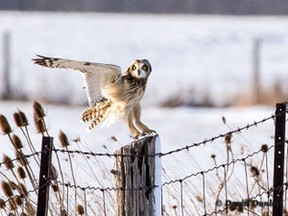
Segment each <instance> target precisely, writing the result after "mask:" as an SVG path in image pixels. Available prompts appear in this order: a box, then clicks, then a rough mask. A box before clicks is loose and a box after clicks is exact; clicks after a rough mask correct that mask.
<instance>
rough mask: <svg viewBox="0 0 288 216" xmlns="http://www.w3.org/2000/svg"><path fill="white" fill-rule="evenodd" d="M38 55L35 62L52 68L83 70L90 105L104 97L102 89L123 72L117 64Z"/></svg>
mask: <svg viewBox="0 0 288 216" xmlns="http://www.w3.org/2000/svg"><path fill="white" fill-rule="evenodd" d="M37 56H38V57H39V58H35V59H32V60H33V61H34V63H35V64H38V65H41V66H44V67H50V68H65V69H74V70H78V71H81V72H82V73H83V75H84V83H85V88H86V91H87V97H88V101H89V104H90V106H91V105H94V104H95V103H97V102H98V101H100V100H101V99H102V98H103V96H102V94H101V89H102V88H104V87H105V86H106V85H107V84H109V83H110V82H112V81H113V80H115V79H116V77H117V76H119V75H120V74H121V68H120V67H119V66H117V65H111V64H102V63H92V62H85V61H75V60H69V59H62V58H50V57H45V56H41V55H37Z"/></svg>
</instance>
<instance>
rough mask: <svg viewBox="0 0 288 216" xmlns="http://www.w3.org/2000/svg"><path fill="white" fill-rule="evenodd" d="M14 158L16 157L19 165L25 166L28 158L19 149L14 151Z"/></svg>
mask: <svg viewBox="0 0 288 216" xmlns="http://www.w3.org/2000/svg"><path fill="white" fill-rule="evenodd" d="M16 158H17V161H18V163H19V164H20V165H21V166H27V165H28V160H27V158H26V157H25V155H24V154H23V153H22V152H21V151H16Z"/></svg>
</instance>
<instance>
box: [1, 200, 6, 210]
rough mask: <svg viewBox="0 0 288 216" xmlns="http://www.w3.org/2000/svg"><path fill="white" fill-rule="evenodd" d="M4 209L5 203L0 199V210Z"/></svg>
mask: <svg viewBox="0 0 288 216" xmlns="http://www.w3.org/2000/svg"><path fill="white" fill-rule="evenodd" d="M5 207H6V203H5V201H4V200H3V199H1V198H0V209H4V208H5Z"/></svg>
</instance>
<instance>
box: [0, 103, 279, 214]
mask: <svg viewBox="0 0 288 216" xmlns="http://www.w3.org/2000/svg"><path fill="white" fill-rule="evenodd" d="M17 108H19V109H20V110H22V111H24V112H25V113H26V114H27V116H28V118H29V121H30V122H31V126H30V131H32V133H31V134H32V135H33V134H34V135H33V139H34V140H36V141H35V142H36V143H37V142H39V144H40V140H39V136H36V135H35V133H34V132H33V131H35V129H34V126H33V123H32V122H33V121H32V116H33V112H32V102H31V103H30V102H24V103H22V102H3V101H1V102H0V113H1V114H4V115H5V116H7V118H8V119H9V121H10V122H11V125H14V124H13V120H12V115H13V112H14V111H16V109H17ZM45 109H46V110H47V123H48V127H49V133H50V135H51V136H53V137H55V138H54V139H55V145H56V146H59V144H58V133H59V130H60V129H61V130H63V131H64V132H65V133H66V134H67V135H68V137H69V139H70V140H72V139H74V138H77V137H79V138H80V139H81V143H82V144H81V149H82V150H86V151H90V150H92V151H93V152H109V153H113V152H114V150H115V149H117V148H119V147H120V146H123V145H125V144H127V143H129V142H130V141H132V139H131V138H130V137H129V134H128V129H127V126H126V125H124V124H122V123H118V124H116V125H114V126H111V127H109V128H103V129H101V128H96V129H95V130H93V131H92V132H90V133H87V132H86V130H85V129H86V125H84V124H82V123H81V122H80V121H79V114H80V113H81V111H82V110H83V109H84V108H83V107H68V106H55V105H47V104H45ZM273 112H274V110H273V108H272V107H251V108H226V109H201V108H199V109H188V108H176V109H160V108H145V109H144V110H143V121H144V122H146V123H147V124H148V125H149V126H150V127H151V128H153V129H155V130H156V131H157V132H158V134H159V136H160V139H161V151H162V152H163V153H164V152H168V151H171V150H174V149H177V148H181V147H185V146H186V145H190V144H192V143H194V142H200V141H203V140H205V139H206V138H207V139H209V138H211V137H213V136H217V135H218V134H222V133H226V132H228V131H230V130H231V129H237V128H238V127H241V126H245V125H247V124H248V123H253V122H254V121H258V120H261V119H263V118H266V117H269V116H271V115H272V114H273ZM222 116H225V118H226V121H227V124H226V125H225V124H223V122H222V120H221V118H222ZM15 133H16V134H17V135H19V133H20V132H19V130H17V129H15ZM273 134H274V123H273V121H272V120H269V121H267V122H265V123H263V124H259V125H258V126H257V127H252V128H250V129H249V130H248V131H243V132H242V133H241V134H234V135H233V137H232V149H233V152H234V158H235V159H236V158H243V157H245V156H246V155H248V154H251V153H253V152H255V151H258V150H259V149H260V147H261V146H262V144H267V145H268V146H271V145H273V143H274V141H273V138H272V137H273ZM112 136H114V137H115V138H117V140H118V141H117V142H115V141H114V140H113V139H111V137H112ZM37 140H38V141H37ZM0 143H1V146H2V147H1V150H0V151H1V152H2V153H6V154H8V155H10V156H11V157H12V158H13V151H12V147H11V145H6V144H5V143H8V139H7V137H5V136H0ZM3 146H5V147H3ZM37 148H38V149H39V148H40V145H38V144H37ZM72 148H76V149H78V146H77V145H76V144H75V143H73V142H72ZM225 149H226V148H225V144H224V140H223V139H219V140H216V141H214V142H212V143H208V144H206V145H202V146H200V147H193V148H191V149H190V150H189V151H186V150H185V151H182V152H180V153H175V154H171V155H167V156H164V157H163V158H162V167H163V173H162V175H163V176H162V182H163V183H164V182H166V181H170V180H176V179H181V178H184V177H185V176H187V175H190V174H193V173H197V172H199V171H202V170H207V169H209V168H212V167H214V163H213V160H212V159H211V154H215V155H216V157H217V162H218V164H222V163H224V162H225V160H226V159H225V157H226V150H225ZM261 158H262V154H259V155H255V156H253V157H251V158H249V159H248V160H247V163H249V164H250V165H255V166H260V163H261ZM230 159H231V158H230ZM54 160H55V159H54ZM73 161H75V162H74V164H75V172H76V179H77V183H78V184H79V185H82V186H88V185H90V186H91V185H92V186H95V187H97V186H100V187H107V186H111V187H113V183H112V182H111V180H112V175H111V174H109V170H111V169H112V166H113V159H112V158H107V157H98V158H97V161H98V162H97V163H99V164H100V168H99V167H94V171H93V172H92V173H91V171H89V168H87V166H86V167H85V165H84V164H83V163H84V162H83V159H81V157H80V156H75V157H74V158H73ZM80 161H82V162H81V163H80ZM54 162H55V161H54ZM272 162H273V149H272V150H271V152H269V154H268V163H269V169H270V170H269V171H268V172H269V176H270V178H271V179H270V181H272ZM101 164H102V165H101ZM64 167H65V165H64ZM101 167H102V168H101ZM248 169H249V168H248ZM68 170H69V169H68V167H67V170H66V171H65V175H67V177H66V178H67V179H69V178H71V174H70V173H69V171H68ZM103 170H104V171H105V170H106V171H105V175H104V174H103V173H102V172H103ZM94 172H95V173H98V175H100V174H99V172H100V173H102V174H101V176H102V177H103V179H102V181H100V182H99V181H98V180H97V179H95V178H96V177H95V175H94V174H93V173H94ZM219 172H221V171H219ZM69 176H70V177H69ZM83 176H86V177H85V178H83ZM96 176H97V175H96ZM244 176H245V175H244V172H243V164H241V163H238V164H237V166H235V171H234V174H233V177H234V180H233V181H232V180H231V181H232V183H231V186H230V187H232V188H230V189H229V196H230V199H233V198H234V199H238V200H239V199H240V200H241V198H243V197H245V196H244V195H243V193H244V194H245V184H243V179H244ZM200 177H201V176H197V177H193V178H189V179H188V180H186V181H185V184H184V186H185V187H184V189H185V191H187V194H186V195H187V196H188V197H187V198H185V196H184V198H185V211H186V213H189V212H190V213H191V212H196V210H195V208H194V207H193V205H192V204H191V202H190V201H189V200H191V197H192V199H195V197H197V196H201V194H202V189H201V188H202V181H201V178H200ZM206 178H207V184H208V185H209V186H207V193H208V194H210V193H211V194H212V195H211V196H213V198H212V199H214V195H215V191H216V189H217V185H218V182H217V179H215V173H214V172H211V173H208V174H207V176H206ZM70 180H71V179H70ZM250 181H252V180H250ZM270 184H271V182H270ZM235 185H236V187H235ZM173 191H174V192H173ZM188 191H189V192H188ZM163 193H164V194H163V199H164V204H165V207H166V211H167V212H168V213H169V212H170V213H171V212H172V211H173V208H172V206H174V205H179V197H180V195H179V194H178V193H179V185H178V184H172V185H167V186H165V187H164V189H163ZM173 194H174V195H173ZM213 194H214V195H213ZM241 194H242V195H241ZM111 197H113V196H111ZM221 197H222V198H223V194H222V196H221ZM231 197H232V198H231ZM112 200H113V199H112V198H111V200H110V202H112ZM223 200H224V198H223ZM207 202H208V204H207V205H208V209H213V206H214V204H213V203H214V200H213V201H211V200H210V202H209V199H208V201H207ZM108 203H109V202H108ZM110 205H112V204H111V203H110ZM196 209H197V214H196V215H199V214H201V212H203V209H202V204H201V203H200V205H198V207H197V208H196ZM107 211H108V215H110V214H112V213H111V212H112V211H113V210H111V209H108V210H107ZM109 212H110V213H109Z"/></svg>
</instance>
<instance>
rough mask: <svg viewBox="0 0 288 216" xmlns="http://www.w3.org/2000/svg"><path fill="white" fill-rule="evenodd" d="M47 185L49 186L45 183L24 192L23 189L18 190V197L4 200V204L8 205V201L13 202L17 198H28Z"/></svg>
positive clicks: (14, 196)
mask: <svg viewBox="0 0 288 216" xmlns="http://www.w3.org/2000/svg"><path fill="white" fill-rule="evenodd" d="M49 184H50V182H49V181H48V182H47V183H45V184H43V185H42V186H41V187H40V186H38V187H35V188H33V189H30V190H28V191H24V189H23V188H19V193H20V195H13V196H10V197H9V198H8V199H6V200H5V201H4V204H6V203H8V202H9V201H10V200H14V199H15V198H16V197H17V196H20V198H25V197H29V196H28V195H29V194H31V193H34V192H35V191H37V190H40V189H42V188H44V187H46V186H47V185H49Z"/></svg>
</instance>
